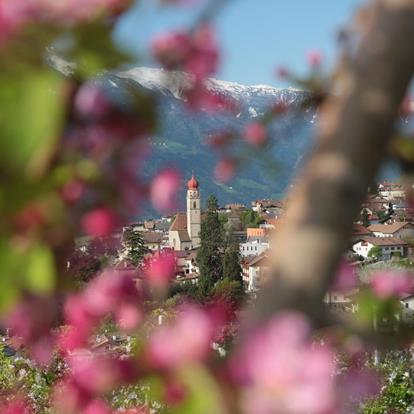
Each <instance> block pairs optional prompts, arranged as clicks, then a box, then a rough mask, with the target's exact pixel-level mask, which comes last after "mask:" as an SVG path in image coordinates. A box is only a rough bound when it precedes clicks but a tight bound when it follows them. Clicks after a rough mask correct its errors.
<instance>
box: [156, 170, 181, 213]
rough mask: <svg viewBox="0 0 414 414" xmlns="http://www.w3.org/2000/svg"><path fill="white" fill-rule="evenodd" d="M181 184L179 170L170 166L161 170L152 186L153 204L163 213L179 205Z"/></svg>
mask: <svg viewBox="0 0 414 414" xmlns="http://www.w3.org/2000/svg"><path fill="white" fill-rule="evenodd" d="M180 184H181V176H180V174H179V173H178V171H177V170H175V169H172V168H168V169H165V170H163V171H161V172H159V173H158V175H157V176H156V177H155V178H154V179H153V180H152V183H151V187H150V199H151V202H152V204H153V206H154V207H155V208H156V209H157V210H158V211H160V212H162V213H165V212H168V211H171V210H172V209H174V208H175V207H176V205H177V197H178V193H179V188H180Z"/></svg>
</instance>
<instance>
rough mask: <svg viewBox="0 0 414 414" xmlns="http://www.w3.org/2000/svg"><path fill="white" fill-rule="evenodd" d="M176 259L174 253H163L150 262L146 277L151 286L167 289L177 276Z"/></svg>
mask: <svg viewBox="0 0 414 414" xmlns="http://www.w3.org/2000/svg"><path fill="white" fill-rule="evenodd" d="M175 266H176V258H175V255H174V253H170V252H167V253H161V254H159V255H158V256H157V257H155V258H153V259H151V260H150V262H149V264H148V269H147V271H146V276H147V278H148V281H149V283H150V285H151V286H153V287H155V288H165V287H167V286H168V284H169V282H170V281H171V279H173V278H174V276H175Z"/></svg>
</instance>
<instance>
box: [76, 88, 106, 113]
mask: <svg viewBox="0 0 414 414" xmlns="http://www.w3.org/2000/svg"><path fill="white" fill-rule="evenodd" d="M113 108H114V106H113V104H112V102H111V101H110V100H109V98H108V97H107V96H106V95H105V93H104V92H103V90H102V88H101V87H100V86H99V85H96V84H94V83H91V82H87V83H84V84H83V85H82V86H81V87H80V88H79V90H78V92H77V94H76V96H75V100H74V109H75V112H76V114H77V115H78V116H79V117H81V118H102V117H104V116H105V115H107V114H109V113H110V112H111V111H112V109H113Z"/></svg>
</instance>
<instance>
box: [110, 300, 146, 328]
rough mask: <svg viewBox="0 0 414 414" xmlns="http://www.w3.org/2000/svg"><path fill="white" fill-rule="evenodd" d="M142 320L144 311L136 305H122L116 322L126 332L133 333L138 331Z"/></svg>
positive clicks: (117, 312)
mask: <svg viewBox="0 0 414 414" xmlns="http://www.w3.org/2000/svg"><path fill="white" fill-rule="evenodd" d="M142 319H143V315H142V311H141V310H139V309H138V308H137V307H136V306H134V305H130V304H126V305H122V306H120V307H119V308H118V309H117V311H116V322H117V324H118V326H119V327H120V328H121V329H122V330H124V331H125V332H131V331H133V330H134V329H136V328H137V327H138V326H139V324H140V323H141V321H142Z"/></svg>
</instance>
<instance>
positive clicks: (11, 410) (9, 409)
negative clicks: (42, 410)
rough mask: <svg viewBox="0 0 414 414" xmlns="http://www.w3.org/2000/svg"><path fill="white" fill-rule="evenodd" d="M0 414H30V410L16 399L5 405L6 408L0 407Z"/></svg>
mask: <svg viewBox="0 0 414 414" xmlns="http://www.w3.org/2000/svg"><path fill="white" fill-rule="evenodd" d="M0 409H1V412H2V414H30V413H31V412H32V410H31V409H29V407H28V406H27V405H26V404H25V403H24V402H23V401H21V400H19V399H16V400H13V401H11V402H9V403H7V404H6V406H0Z"/></svg>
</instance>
